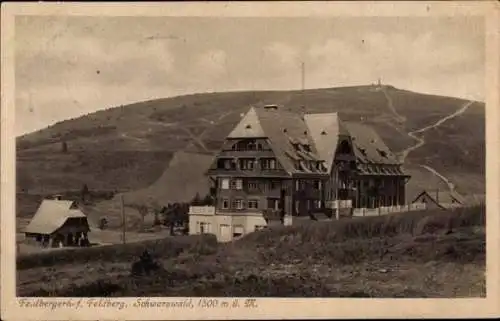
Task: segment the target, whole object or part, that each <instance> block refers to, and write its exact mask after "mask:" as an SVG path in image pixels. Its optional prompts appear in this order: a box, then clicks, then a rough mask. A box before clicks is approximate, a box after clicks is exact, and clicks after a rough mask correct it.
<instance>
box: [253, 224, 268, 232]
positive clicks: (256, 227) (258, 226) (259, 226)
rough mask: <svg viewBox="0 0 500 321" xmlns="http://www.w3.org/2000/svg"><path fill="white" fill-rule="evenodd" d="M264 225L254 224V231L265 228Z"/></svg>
mask: <svg viewBox="0 0 500 321" xmlns="http://www.w3.org/2000/svg"><path fill="white" fill-rule="evenodd" d="M265 228H266V226H265V225H255V230H256V231H262V230H263V229H265Z"/></svg>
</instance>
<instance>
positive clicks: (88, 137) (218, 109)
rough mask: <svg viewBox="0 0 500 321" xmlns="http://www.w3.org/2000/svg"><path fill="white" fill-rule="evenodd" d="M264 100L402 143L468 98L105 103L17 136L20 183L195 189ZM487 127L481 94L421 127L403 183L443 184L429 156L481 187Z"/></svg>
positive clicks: (244, 95) (326, 96) (135, 192)
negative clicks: (366, 127)
mask: <svg viewBox="0 0 500 321" xmlns="http://www.w3.org/2000/svg"><path fill="white" fill-rule="evenodd" d="M268 103H277V104H283V105H284V106H285V108H288V109H291V110H295V111H298V112H300V111H302V110H305V111H307V112H313V113H314V112H332V111H336V112H339V113H340V116H341V118H342V119H344V120H348V121H361V122H365V123H368V124H370V125H372V126H373V127H374V128H375V129H376V130H377V132H378V133H379V134H380V136H381V137H382V138H383V139H384V140H386V142H387V144H388V145H389V147H390V148H392V149H393V150H394V151H396V152H401V151H403V150H405V149H407V148H408V147H410V146H413V145H415V143H416V141H415V139H413V138H412V137H410V136H408V133H409V132H411V131H416V130H418V129H421V128H424V127H426V126H429V125H432V124H434V123H436V122H438V121H439V120H440V119H443V118H445V117H446V116H448V115H450V114H453V113H454V112H456V111H457V110H458V109H459V108H460V107H461V106H463V105H464V104H465V103H467V101H465V100H461V99H457V98H450V97H441V96H434V95H424V94H419V93H415V92H410V91H406V90H400V89H397V88H394V87H392V86H383V87H378V86H359V87H341V88H326V89H314V90H306V91H304V92H300V91H260V92H226V93H206V94H195V95H187V96H179V97H173V98H165V99H158V100H152V101H146V102H141V103H136V104H131V105H128V106H121V107H117V108H111V109H107V110H102V111H99V112H96V113H93V114H89V115H86V116H82V117H79V118H76V119H72V120H67V121H64V122H60V123H58V124H55V125H53V126H50V127H49V128H46V129H44V130H40V131H38V132H34V133H31V134H28V135H25V136H22V137H19V138H18V140H17V189H18V192H19V193H30V194H50V193H58V192H61V191H66V190H79V189H80V188H81V187H82V185H83V184H87V185H88V187H89V188H90V189H91V190H107V191H115V192H130V193H128V194H126V197H127V198H130V199H131V200H135V199H140V198H142V197H143V196H144V195H146V194H147V195H156V196H158V197H160V196H161V198H164V199H165V200H168V201H170V200H174V199H175V200H185V199H189V198H192V197H193V195H192V194H193V193H195V192H196V191H198V190H199V189H200V191H203V190H204V187H203V183H201V181H202V180H203V178H202V176H201V174H202V170H201V169H202V167H203V166H205V167H206V166H208V165H206V164H208V163H209V161H208V159H209V158H210V157H211V156H210V155H213V154H214V153H215V152H216V151H217V150H218V148H219V147H220V145H221V143H222V141H223V139H224V137H225V136H226V135H227V134H228V133H229V132H230V130H231V129H232V127H233V126H235V124H236V123H237V122H238V121H239V119H240V117H241V115H242V113H244V112H246V111H247V110H248V108H249V106H250V105H254V106H259V105H263V104H268ZM302 106H305V107H302ZM484 127H485V126H484V104H483V103H479V102H474V103H473V104H472V105H471V106H470V107H469V108H468V109H467V110H466V111H465V112H464V113H463V114H462V115H460V116H457V117H455V118H453V119H450V120H448V121H446V122H444V123H443V124H440V126H438V127H436V128H432V129H429V130H427V131H426V132H425V133H424V134H423V135H424V137H423V138H424V139H425V144H423V145H422V146H419V148H417V149H415V150H413V151H412V152H411V153H409V155H408V157H407V159H406V164H407V168H408V170H409V171H410V172H411V174H412V175H413V178H412V179H411V180H410V186H409V189H410V190H411V189H413V190H415V191H416V192H418V191H419V190H421V189H422V188H441V187H440V186H441V185H442V184H443V182H442V181H441V180H440V179H439V177H434V176H436V175H434V174H432V173H430V172H429V171H428V170H426V169H425V168H422V167H421V165H428V166H431V167H433V168H435V169H436V170H437V171H438V172H439V173H440V174H441V175H443V176H445V177H447V178H448V179H450V180H451V181H452V182H453V183H454V184H455V185H456V186H457V190H458V191H460V192H463V193H471V194H474V193H478V194H481V193H484V189H485V188H484V147H485V136H484V133H485V132H484ZM63 142H65V144H66V146H67V150H66V151H65V150H64V148H63V146H62V145H63ZM178 152H181V154H176V153H178ZM187 153H189V154H187ZM188 155H189V156H188ZM207 155H208V156H207ZM172 157H173V158H172ZM171 160H172V161H171ZM170 161H171V162H170ZM169 163H170V165H169ZM170 166H172V168H173V169H169V167H170ZM174 168H175V169H174ZM179 182H183V184H179ZM436 184H441V185H439V187H436ZM444 188H446V184H445V185H444ZM416 192H415V193H416Z"/></svg>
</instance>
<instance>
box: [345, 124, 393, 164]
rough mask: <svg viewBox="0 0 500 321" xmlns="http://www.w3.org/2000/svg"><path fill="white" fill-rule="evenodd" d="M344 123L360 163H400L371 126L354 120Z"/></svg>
mask: <svg viewBox="0 0 500 321" xmlns="http://www.w3.org/2000/svg"><path fill="white" fill-rule="evenodd" d="M344 124H345V126H346V128H347V131H348V132H349V134H350V135H351V141H352V144H353V146H354V154H355V155H356V158H358V160H359V161H360V162H361V163H375V164H386V165H399V164H401V163H400V161H399V160H398V158H397V157H396V155H394V154H393V153H392V152H391V150H390V149H389V147H387V145H386V144H385V143H384V141H383V140H382V138H381V137H380V136H379V135H378V134H377V132H376V131H375V130H374V129H373V128H372V127H370V126H367V125H365V124H361V123H355V122H345V123H344Z"/></svg>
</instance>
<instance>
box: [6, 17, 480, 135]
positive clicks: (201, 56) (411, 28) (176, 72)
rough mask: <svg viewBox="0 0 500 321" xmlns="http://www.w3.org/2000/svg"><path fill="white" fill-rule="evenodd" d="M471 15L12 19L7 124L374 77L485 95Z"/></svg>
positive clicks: (40, 123)
mask: <svg viewBox="0 0 500 321" xmlns="http://www.w3.org/2000/svg"><path fill="white" fill-rule="evenodd" d="M484 34H485V27H484V21H483V20H482V18H480V17H470V16H469V17H466V16H462V17H453V18H452V17H309V18H307V17H304V18H300V17H289V18H269V17H262V18H256V17H246V18H234V17H224V18H220V17H97V16H96V17H82V16H80V17H78V16H72V17H69V16H66V17H64V16H18V17H16V21H15V44H16V48H15V87H16V91H15V95H16V97H15V98H16V124H15V125H16V134H17V135H21V134H24V133H28V132H32V131H35V130H38V129H41V128H44V127H47V126H48V125H50V124H53V123H55V122H57V121H61V120H64V119H69V118H74V117H77V116H80V115H84V114H88V113H91V112H94V111H97V110H100V109H106V108H110V107H114V106H119V105H123V104H128V103H133V102H137V101H143V100H149V99H154V98H163V97H171V96H176V95H182V94H190V93H199V92H217V91H233V90H289V89H300V87H301V69H300V66H301V62H304V64H305V87H306V88H326V87H339V86H354V85H367V84H371V83H374V82H376V81H377V79H378V78H381V80H382V82H383V83H384V84H390V85H393V86H395V87H397V88H401V89H407V90H412V91H417V92H422V93H430V94H438V95H445V96H453V97H460V98H467V99H474V100H484V95H485V92H484V73H485V70H484V68H485V67H484V65H485V49H484V47H485V38H484Z"/></svg>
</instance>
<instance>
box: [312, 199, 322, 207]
mask: <svg viewBox="0 0 500 321" xmlns="http://www.w3.org/2000/svg"><path fill="white" fill-rule="evenodd" d="M313 206H314V208H315V209H318V208H321V200H314V202H313Z"/></svg>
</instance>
